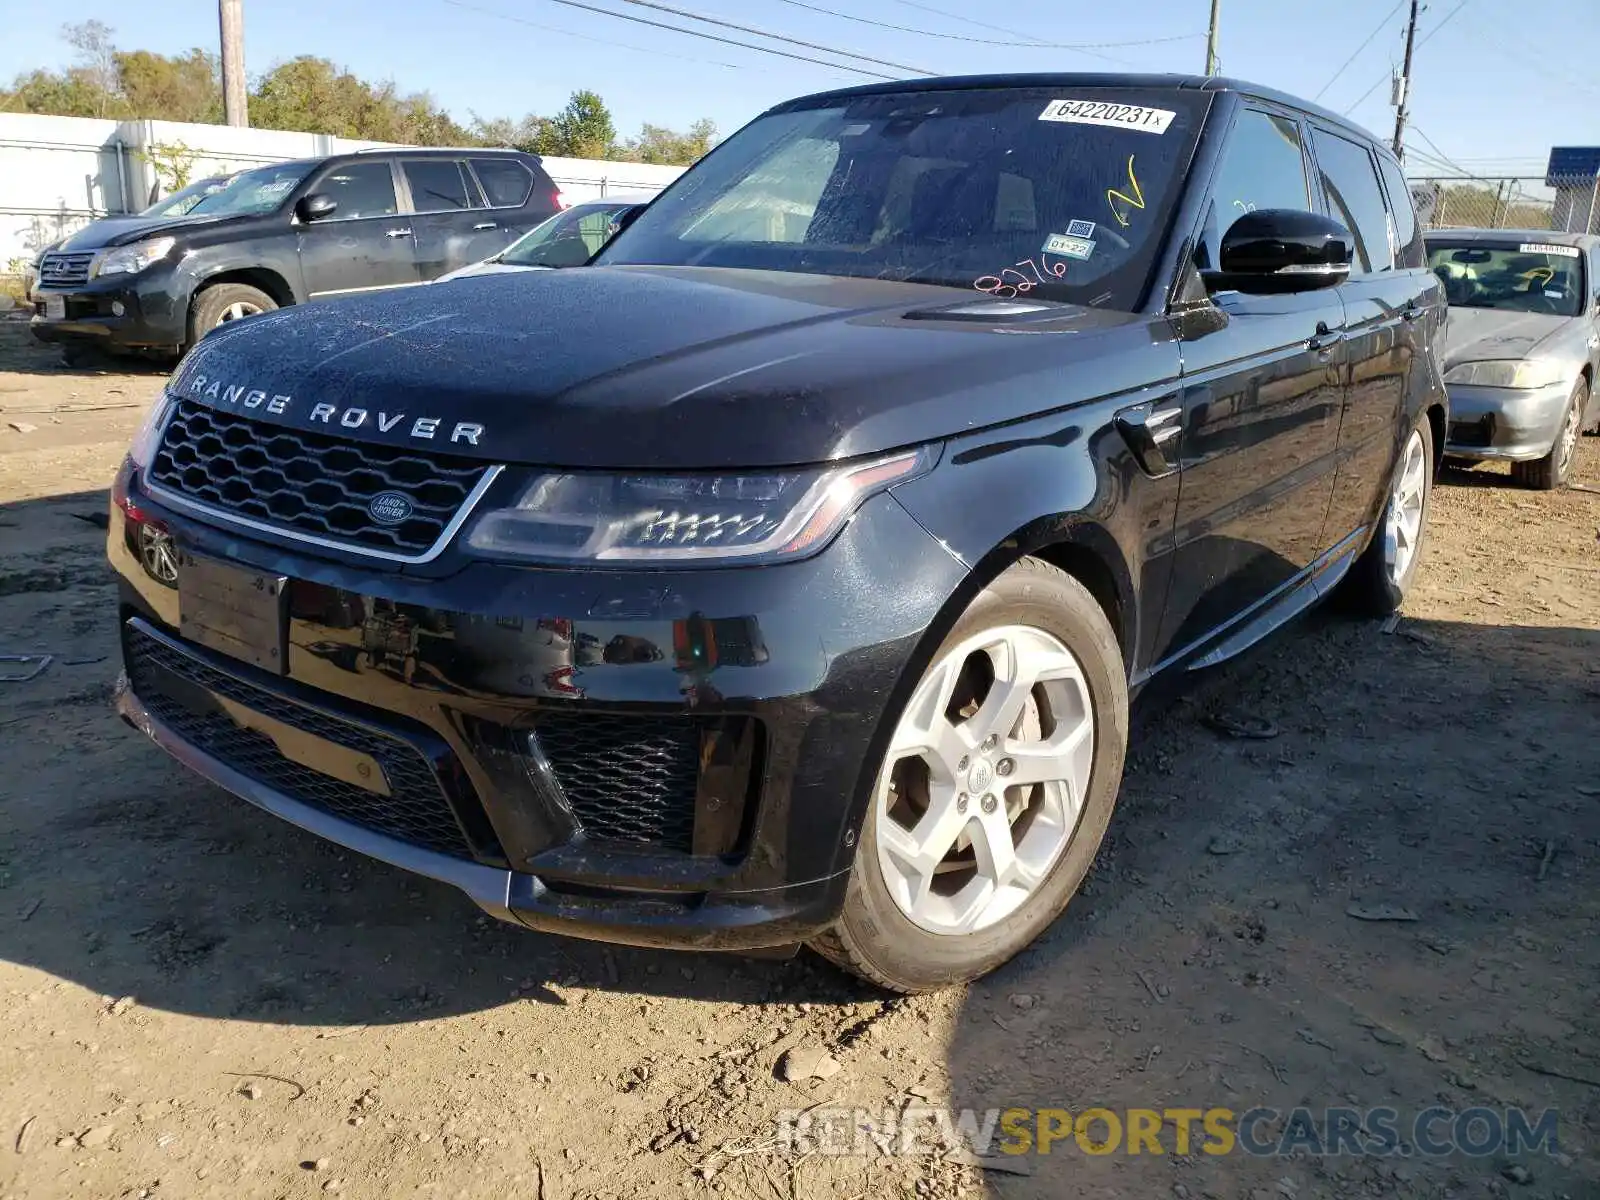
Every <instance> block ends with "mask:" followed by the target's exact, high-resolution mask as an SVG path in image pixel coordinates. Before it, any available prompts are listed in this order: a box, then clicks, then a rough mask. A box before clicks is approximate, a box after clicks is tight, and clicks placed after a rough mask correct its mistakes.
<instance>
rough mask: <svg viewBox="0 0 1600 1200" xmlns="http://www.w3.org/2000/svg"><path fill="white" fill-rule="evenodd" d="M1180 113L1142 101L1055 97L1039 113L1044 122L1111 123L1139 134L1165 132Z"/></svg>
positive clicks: (1074, 123) (1113, 125)
mask: <svg viewBox="0 0 1600 1200" xmlns="http://www.w3.org/2000/svg"><path fill="white" fill-rule="evenodd" d="M1177 115H1178V114H1177V113H1175V112H1172V111H1170V110H1168V109H1165V108H1146V107H1144V105H1142V104H1113V103H1111V102H1110V101H1109V100H1052V101H1050V103H1049V104H1046V105H1045V106H1044V111H1043V112H1042V113H1040V114H1039V120H1041V121H1066V122H1068V123H1069V124H1072V125H1110V126H1112V127H1114V128H1117V129H1136V130H1138V131H1139V132H1140V133H1165V132H1166V131H1167V126H1168V125H1171V124H1172V118H1173V117H1175V116H1177Z"/></svg>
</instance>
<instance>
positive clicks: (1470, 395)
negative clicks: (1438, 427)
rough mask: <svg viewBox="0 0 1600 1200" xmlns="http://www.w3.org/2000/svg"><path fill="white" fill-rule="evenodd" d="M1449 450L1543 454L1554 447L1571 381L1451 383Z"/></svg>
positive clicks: (1499, 455)
mask: <svg viewBox="0 0 1600 1200" xmlns="http://www.w3.org/2000/svg"><path fill="white" fill-rule="evenodd" d="M1448 391H1449V393H1450V426H1449V430H1448V432H1447V434H1446V436H1445V445H1444V452H1445V454H1446V455H1449V456H1451V457H1455V458H1495V459H1509V460H1513V461H1517V460H1526V459H1534V458H1543V457H1544V456H1545V455H1546V454H1549V453H1550V447H1551V446H1553V445H1555V440H1556V435H1557V433H1558V432H1560V429H1561V418H1562V416H1563V415H1564V414H1565V413H1566V410H1567V401H1568V400H1570V399H1571V398H1572V385H1571V383H1556V384H1552V385H1550V386H1549V387H1543V388H1527V389H1516V388H1493V387H1477V386H1472V385H1468V384H1451V385H1449V387H1448Z"/></svg>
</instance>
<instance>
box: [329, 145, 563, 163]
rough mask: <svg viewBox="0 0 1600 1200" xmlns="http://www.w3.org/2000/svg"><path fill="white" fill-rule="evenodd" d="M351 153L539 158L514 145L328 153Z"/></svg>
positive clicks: (372, 148)
mask: <svg viewBox="0 0 1600 1200" xmlns="http://www.w3.org/2000/svg"><path fill="white" fill-rule="evenodd" d="M349 154H404V155H405V156H406V157H407V158H421V157H427V156H428V155H431V154H449V155H452V156H454V155H458V154H471V155H473V156H475V157H477V158H482V157H484V156H485V155H489V156H494V155H497V154H505V155H512V156H515V157H517V158H531V159H534V160H537V159H538V157H539V156H538V155H537V154H529V153H528V152H527V151H526V150H518V149H517V148H516V147H514V146H363V147H361V148H360V149H359V150H340V151H338V152H336V153H334V154H330V155H328V157H329V158H343V157H345V156H346V155H349Z"/></svg>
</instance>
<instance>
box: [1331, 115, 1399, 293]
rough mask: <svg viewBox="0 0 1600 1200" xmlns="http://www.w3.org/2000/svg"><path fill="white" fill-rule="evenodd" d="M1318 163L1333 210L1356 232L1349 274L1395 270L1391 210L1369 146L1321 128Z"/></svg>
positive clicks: (1338, 217) (1340, 219) (1339, 218)
mask: <svg viewBox="0 0 1600 1200" xmlns="http://www.w3.org/2000/svg"><path fill="white" fill-rule="evenodd" d="M1317 165H1318V167H1319V168H1320V169H1321V172H1322V186H1323V188H1324V190H1325V191H1326V192H1327V194H1328V207H1329V209H1330V211H1331V212H1332V213H1333V216H1334V217H1335V218H1336V219H1337V220H1339V221H1341V222H1343V223H1344V225H1345V226H1346V227H1347V228H1348V229H1349V230H1350V232H1351V233H1352V234H1354V235H1355V239H1356V260H1355V262H1354V263H1353V264H1351V271H1350V273H1351V274H1352V275H1364V274H1370V273H1372V272H1377V271H1390V270H1393V269H1394V251H1393V249H1392V248H1391V246H1390V244H1389V237H1390V229H1389V212H1388V210H1387V209H1386V208H1385V207H1384V205H1383V190H1382V189H1381V188H1380V187H1379V186H1378V175H1377V172H1376V171H1375V170H1374V169H1373V166H1372V155H1371V154H1370V153H1369V152H1368V150H1367V148H1366V147H1365V146H1361V145H1357V144H1356V143H1355V142H1352V141H1349V140H1347V139H1345V138H1342V137H1338V136H1336V135H1334V134H1331V133H1323V132H1322V131H1320V130H1319V131H1318V132H1317Z"/></svg>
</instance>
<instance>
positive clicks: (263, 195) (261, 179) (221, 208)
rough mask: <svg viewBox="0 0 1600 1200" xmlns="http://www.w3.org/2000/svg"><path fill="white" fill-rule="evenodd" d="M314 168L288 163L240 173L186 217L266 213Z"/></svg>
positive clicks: (310, 164) (305, 163) (309, 164)
mask: <svg viewBox="0 0 1600 1200" xmlns="http://www.w3.org/2000/svg"><path fill="white" fill-rule="evenodd" d="M315 165H316V164H315V163H308V162H287V163H277V164H275V165H273V166H270V167H257V168H256V169H255V170H253V171H244V172H241V173H240V174H238V175H235V176H234V177H233V178H232V179H230V180H229V181H228V186H227V187H225V188H223V189H222V190H221V191H220V192H217V193H215V194H213V195H210V196H205V197H202V198H201V200H200V202H199V203H197V204H196V205H195V206H194V207H193V208H191V209H190V210H189V215H190V216H191V217H194V216H202V215H203V216H208V217H212V216H219V215H222V214H227V215H230V216H239V215H243V214H260V213H269V212H271V211H272V210H273V209H275V208H277V207H278V205H280V204H282V203H283V201H284V198H285V197H286V196H288V194H289V193H290V192H292V191H294V189H295V187H296V186H297V185H298V184H299V183H300V181H301V180H302V179H304V178H305V177H306V176H307V175H308V174H310V172H311V168H312V167H313V166H315Z"/></svg>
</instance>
